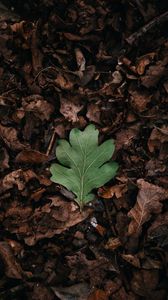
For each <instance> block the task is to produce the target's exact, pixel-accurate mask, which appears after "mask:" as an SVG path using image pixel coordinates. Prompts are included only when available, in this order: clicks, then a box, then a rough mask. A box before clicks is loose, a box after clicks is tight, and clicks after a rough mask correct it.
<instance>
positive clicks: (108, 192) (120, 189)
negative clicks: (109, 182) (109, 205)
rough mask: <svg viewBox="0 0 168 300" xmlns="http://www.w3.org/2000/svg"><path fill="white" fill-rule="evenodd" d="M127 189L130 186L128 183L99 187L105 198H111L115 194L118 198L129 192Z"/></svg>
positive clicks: (101, 195)
mask: <svg viewBox="0 0 168 300" xmlns="http://www.w3.org/2000/svg"><path fill="white" fill-rule="evenodd" d="M127 190H128V188H127V185H126V184H118V185H117V184H116V185H113V186H111V187H102V188H99V190H98V194H99V196H100V197H102V198H104V199H111V198H113V197H114V196H115V197H116V198H117V199H118V198H120V197H122V196H123V195H124V194H125V193H126V192H127Z"/></svg>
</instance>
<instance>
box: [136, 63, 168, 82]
mask: <svg viewBox="0 0 168 300" xmlns="http://www.w3.org/2000/svg"><path fill="white" fill-rule="evenodd" d="M167 61H168V58H166V59H165V61H158V62H157V63H156V65H154V66H150V67H149V69H148V70H147V72H146V74H145V75H144V76H141V83H142V85H143V86H145V87H146V88H151V87H154V86H157V84H158V82H159V81H160V79H161V78H162V77H163V76H164V75H165V74H166V64H167Z"/></svg>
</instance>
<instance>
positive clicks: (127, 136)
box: [115, 123, 140, 151]
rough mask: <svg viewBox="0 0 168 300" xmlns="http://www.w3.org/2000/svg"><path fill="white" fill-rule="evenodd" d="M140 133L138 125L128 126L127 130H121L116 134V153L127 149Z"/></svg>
mask: <svg viewBox="0 0 168 300" xmlns="http://www.w3.org/2000/svg"><path fill="white" fill-rule="evenodd" d="M139 131H140V124H139V123H137V124H135V125H132V126H129V127H128V128H127V129H121V130H120V131H119V132H117V134H116V142H115V144H116V151H118V150H120V149H122V148H126V149H127V148H128V147H130V146H131V144H132V142H133V141H134V140H135V139H136V138H137V136H138V134H139Z"/></svg>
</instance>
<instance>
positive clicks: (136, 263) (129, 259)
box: [121, 254, 141, 268]
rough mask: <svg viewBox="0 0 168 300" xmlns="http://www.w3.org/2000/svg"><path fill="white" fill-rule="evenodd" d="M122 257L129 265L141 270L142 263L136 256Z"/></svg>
mask: <svg viewBox="0 0 168 300" xmlns="http://www.w3.org/2000/svg"><path fill="white" fill-rule="evenodd" d="M121 257H122V258H123V259H124V260H125V261H127V262H128V263H129V264H131V265H133V266H134V267H135V268H140V267H141V265H140V261H139V258H138V257H137V256H136V255H132V254H121Z"/></svg>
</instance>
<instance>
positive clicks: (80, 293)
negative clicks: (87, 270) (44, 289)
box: [51, 282, 90, 300]
mask: <svg viewBox="0 0 168 300" xmlns="http://www.w3.org/2000/svg"><path fill="white" fill-rule="evenodd" d="M51 289H52V291H53V292H54V294H55V296H56V297H58V299H60V300H74V299H77V300H87V299H88V295H89V293H90V286H89V284H88V283H86V282H82V283H77V284H74V285H71V286H68V287H67V286H64V287H52V288H51Z"/></svg>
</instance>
